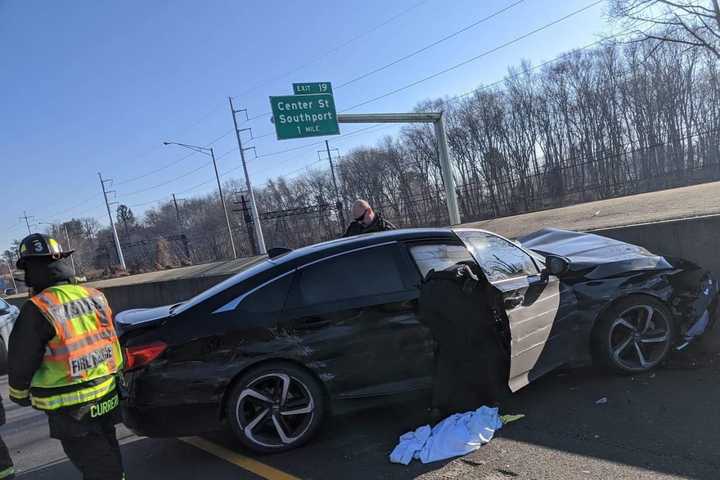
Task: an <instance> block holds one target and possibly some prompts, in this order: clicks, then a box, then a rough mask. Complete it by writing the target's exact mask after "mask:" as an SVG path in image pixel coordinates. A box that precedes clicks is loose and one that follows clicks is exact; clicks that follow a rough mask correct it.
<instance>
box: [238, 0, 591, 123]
mask: <svg viewBox="0 0 720 480" xmlns="http://www.w3.org/2000/svg"><path fill="white" fill-rule="evenodd" d="M603 1H604V0H596V1H595V2H593V3H590V4H588V5H586V6H585V7H583V8H580V9H578V10H575V11H573V12H571V13H569V14H568V15H565V16H564V17H561V18H559V19H557V20H554V21H552V22H550V23H547V24H545V25H543V26H541V27H539V28H536V29H534V30H532V31H530V32H528V33H525V34H523V35H520V36H518V37H515V38H513V39H512V40H510V41H507V42H505V43H503V44H501V45H498V46H496V47H494V48H492V49H490V50H486V51H484V52H482V53H481V54H479V55H476V56H474V57H471V58H469V59H467V60H464V61H462V62H460V63H456V64H454V65H451V66H450V67H448V68H445V69H443V70H441V71H439V72H435V73H433V74H432V75H428V76H427V77H424V78H421V79H419V80H416V81H414V82H411V83H409V84H407V85H405V86H403V87H399V88H396V89H394V90H391V91H389V92H387V93H384V94H382V95H379V96H377V97H374V98H370V99H368V100H365V101H363V102H360V103H358V104H356V105H353V106H351V107H348V108H345V109H343V110H340V112H341V113H342V112H348V111H350V110H354V109H356V108H358V107H362V106H364V105H367V104H370V103H373V102H376V101H378V100H381V99H383V98H386V97H389V96H392V95H395V94H396V93H400V92H402V91H404V90H407V89H409V88H412V87H414V86H416V85H419V84H421V83H424V82H426V81H428V80H432V79H433V78H436V77H439V76H441V75H444V74H446V73H448V72H451V71H453V70H456V69H458V68H460V67H462V66H465V65H467V64H469V63H472V62H475V61H477V60H479V59H481V58H483V57H486V56H488V55H490V54H492V53H495V52H497V51H499V50H502V49H503V48H507V47H509V46H510V45H513V44H515V43H517V42H520V41H522V40H524V39H526V38H528V37H531V36H532V35H535V34H537V33H540V32H542V31H544V30H547V29H548V28H550V27H553V26H555V25H557V24H559V23H562V22H564V21H565V20H567V19H569V18H572V17H574V16H576V15H579V14H580V13H582V12H584V11H586V10H589V9H590V8H592V7H594V6H596V5H599V4H600V3H603ZM518 3H519V2H518ZM512 6H515V4H512V5H511V6H510V7H506V9H507V8H511V7H512ZM500 13H502V12H500ZM498 14H499V13H498V12H496V13H495V14H494V15H495V16H496V15H498ZM469 28H472V27H469ZM427 48H432V47H431V46H428V47H427ZM427 48H426V49H427ZM421 50H422V49H421ZM418 53H419V52H418ZM400 61H402V60H397V61H396V62H400ZM389 66H391V65H390V64H388V65H387V66H386V67H381V69H384V68H387V67H389ZM373 73H374V72H369V75H372V74H373ZM361 77H363V76H362V75H361V76H360V77H357V80H359V79H360V78H361ZM355 80H356V79H352V80H351V81H349V82H346V84H349V83H351V82H353V81H355ZM338 88H340V87H338ZM271 115H272V112H265V113H262V114H259V115H255V116H253V117H250V118H249V119H248V121H252V120H256V119H259V118H262V117H267V116H271ZM268 135H269V134H268ZM268 135H264V136H268Z"/></svg>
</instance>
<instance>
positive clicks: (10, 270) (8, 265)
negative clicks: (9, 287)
mask: <svg viewBox="0 0 720 480" xmlns="http://www.w3.org/2000/svg"><path fill="white" fill-rule="evenodd" d="M5 263H6V264H7V267H8V272H10V280H11V281H12V284H13V288H14V289H15V293H17V283H15V276H14V275H13V270H12V266H11V265H10V262H8V261H7V260H6V261H5Z"/></svg>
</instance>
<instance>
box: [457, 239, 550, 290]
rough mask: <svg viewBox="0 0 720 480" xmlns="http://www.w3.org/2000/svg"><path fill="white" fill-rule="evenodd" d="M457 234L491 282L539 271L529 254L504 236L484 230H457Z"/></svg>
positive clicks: (534, 273)
mask: <svg viewBox="0 0 720 480" xmlns="http://www.w3.org/2000/svg"><path fill="white" fill-rule="evenodd" d="M458 235H459V236H460V238H462V240H463V241H464V242H465V244H466V245H467V246H468V248H469V249H470V251H471V252H472V254H473V257H475V260H476V261H477V262H478V263H479V264H480V267H481V268H482V269H483V271H484V272H485V275H487V277H488V280H490V281H491V282H498V281H501V280H506V279H508V278H514V277H519V276H528V275H537V274H538V273H540V272H539V271H538V268H537V266H536V265H535V262H534V261H533V259H532V258H531V257H530V255H528V254H527V253H525V251H524V250H523V249H522V248H520V247H518V246H517V245H515V244H514V243H512V242H509V241H507V240H505V239H504V238H500V237H497V236H495V235H492V234H490V233H485V232H459V233H458Z"/></svg>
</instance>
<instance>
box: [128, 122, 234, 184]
mask: <svg viewBox="0 0 720 480" xmlns="http://www.w3.org/2000/svg"><path fill="white" fill-rule="evenodd" d="M231 133H233V130H232V129H230V130H228V131H227V132H225V133H223V134H222V135H220V136H219V137H217V138H216V139H214V140H212V141H211V142H209V143H208V144H207V145H205V147H209V146H210V145H214V144H216V143H217V142H219V141H220V140H222V139H223V138H225V137H227V136H228V135H230V134H231ZM196 154H197V152H192V153H189V154H187V155H183V156H182V157H180V158H178V159H177V160H173V161H172V162H170V163H168V164H166V165H163V166H161V167H158V168H156V169H155V170H152V171H149V172H146V173H143V174H142V175H138V176H136V177H133V178H128V179H127V180H123V181H121V182H116V183H115V185H116V186H119V185H125V184H126V183H131V182H134V181H136V180H140V179H142V178H145V177H149V176H150V175H154V174H156V173H158V172H161V171H163V170H166V169H168V168H170V167H173V166H175V165H177V164H179V163H181V162H183V161H185V160H187V159H188V158H190V157H192V156H193V155H196Z"/></svg>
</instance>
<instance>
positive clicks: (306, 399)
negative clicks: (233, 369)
mask: <svg viewBox="0 0 720 480" xmlns="http://www.w3.org/2000/svg"><path fill="white" fill-rule="evenodd" d="M324 407H325V405H324V395H323V389H322V387H321V385H320V384H319V382H318V381H317V380H316V379H315V378H314V377H313V376H312V375H311V374H309V373H308V372H306V371H304V370H303V369H301V368H299V367H296V366H294V365H292V364H284V363H278V364H269V365H265V366H262V367H259V368H256V369H253V370H251V371H250V372H248V373H246V374H245V375H243V377H242V378H241V379H240V381H239V382H238V383H237V384H236V386H235V388H233V390H232V392H231V394H230V397H229V399H228V402H227V405H226V414H227V418H228V420H229V422H230V426H231V427H232V429H233V432H234V433H235V435H237V437H238V438H239V439H240V441H241V442H242V443H243V445H245V446H246V447H248V448H249V449H251V450H253V451H256V452H260V453H273V452H282V451H285V450H290V449H293V448H297V447H299V446H301V445H303V444H304V443H306V442H307V441H308V440H310V438H311V437H312V436H313V435H314V434H315V432H316V431H317V429H318V427H319V426H320V423H321V422H322V419H323V413H324Z"/></svg>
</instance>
